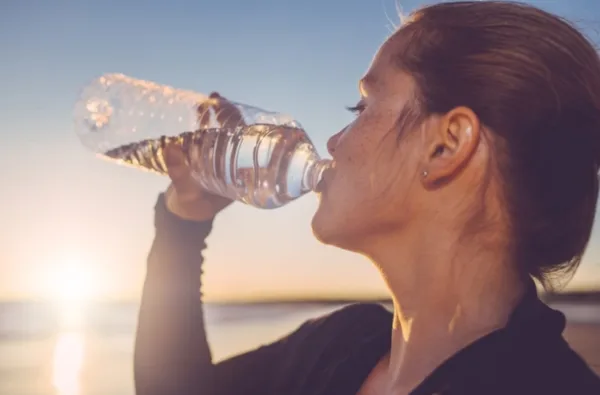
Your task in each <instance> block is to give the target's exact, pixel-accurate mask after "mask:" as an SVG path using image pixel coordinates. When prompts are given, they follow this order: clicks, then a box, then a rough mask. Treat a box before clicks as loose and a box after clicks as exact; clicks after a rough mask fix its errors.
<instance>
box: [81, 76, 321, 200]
mask: <svg viewBox="0 0 600 395" xmlns="http://www.w3.org/2000/svg"><path fill="white" fill-rule="evenodd" d="M75 129H76V132H77V134H78V136H79V138H80V139H81V141H82V143H83V144H84V145H85V146H86V147H88V148H89V149H91V150H92V151H94V152H95V153H97V154H98V155H100V156H101V157H104V158H108V159H110V160H113V161H116V162H118V163H121V164H126V165H130V166H134V167H136V168H140V169H145V170H149V171H153V172H156V173H159V174H162V175H166V174H167V166H166V164H165V160H164V157H163V153H164V148H165V146H166V145H167V144H178V145H180V146H181V147H182V149H183V152H184V154H185V155H186V158H187V161H188V163H189V165H190V168H191V170H192V174H193V176H194V179H195V180H196V181H197V182H198V183H199V185H201V186H202V187H203V188H205V189H206V190H208V191H209V192H212V193H215V194H219V195H221V196H225V197H228V198H231V199H235V200H240V201H242V202H245V203H247V204H250V205H253V206H256V207H259V208H267V209H270V208H276V207H280V206H282V205H284V204H286V203H288V202H290V201H292V200H295V199H297V198H298V197H300V196H302V195H304V194H305V193H307V192H309V191H314V190H315V189H316V187H317V184H318V183H319V181H320V179H321V176H322V173H323V171H324V170H325V169H326V168H327V167H329V166H330V164H331V161H329V160H326V159H321V158H320V157H319V155H318V154H317V152H316V150H315V147H314V145H313V144H312V142H311V141H310V139H309V137H308V136H307V134H306V132H305V131H304V129H303V128H302V126H301V125H300V124H299V123H298V122H296V121H295V120H294V119H293V118H291V117H289V116H287V115H284V114H280V113H275V112H269V111H265V110H261V109H259V108H256V107H251V106H247V105H244V104H240V103H235V102H231V101H228V100H226V99H224V98H223V97H221V96H220V95H218V94H216V93H213V94H211V95H209V96H206V95H202V94H200V93H196V92H191V91H185V90H180V89H174V88H172V87H169V86H165V85H159V84H156V83H153V82H149V81H143V80H138V79H134V78H130V77H127V76H125V75H122V74H106V75H104V76H102V77H100V78H98V79H96V80H95V81H93V82H92V83H91V84H90V85H88V86H87V87H85V88H84V89H83V91H82V93H81V97H80V100H79V101H78V102H77V104H76V106H75Z"/></svg>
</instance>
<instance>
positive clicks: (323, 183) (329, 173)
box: [315, 162, 335, 193]
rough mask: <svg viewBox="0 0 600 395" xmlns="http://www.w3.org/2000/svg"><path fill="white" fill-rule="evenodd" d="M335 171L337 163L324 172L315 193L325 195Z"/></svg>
mask: <svg viewBox="0 0 600 395" xmlns="http://www.w3.org/2000/svg"><path fill="white" fill-rule="evenodd" d="M333 169H335V162H332V163H331V166H330V167H328V168H327V169H325V170H324V171H323V175H322V176H321V180H320V181H319V183H318V184H317V187H316V190H315V192H317V193H323V192H324V191H325V189H326V187H327V184H328V183H329V181H330V180H331V177H332V172H333Z"/></svg>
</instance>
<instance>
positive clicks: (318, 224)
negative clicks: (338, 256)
mask: <svg viewBox="0 0 600 395" xmlns="http://www.w3.org/2000/svg"><path fill="white" fill-rule="evenodd" d="M331 217H332V213H331V212H330V211H328V210H324V209H323V208H321V206H319V208H318V209H317V212H316V213H315V215H314V216H313V219H312V223H311V226H312V231H313V234H314V236H315V237H316V238H317V240H319V241H320V242H321V243H323V244H330V245H334V244H335V240H336V238H337V237H336V236H339V235H338V233H339V231H337V230H338V229H339V227H338V226H336V225H335V221H333V218H331Z"/></svg>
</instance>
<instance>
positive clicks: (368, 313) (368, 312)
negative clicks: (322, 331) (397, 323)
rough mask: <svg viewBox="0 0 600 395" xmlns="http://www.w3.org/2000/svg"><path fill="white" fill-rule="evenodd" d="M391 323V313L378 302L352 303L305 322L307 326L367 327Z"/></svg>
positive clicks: (372, 327)
mask: <svg viewBox="0 0 600 395" xmlns="http://www.w3.org/2000/svg"><path fill="white" fill-rule="evenodd" d="M391 324H392V313H391V312H390V311H389V310H387V309H386V308H385V307H383V305H381V304H379V303H353V304H350V305H346V306H343V307H341V308H339V309H337V310H335V311H333V312H331V313H329V314H325V315H322V316H320V317H316V318H313V319H311V320H308V321H306V323H305V325H307V326H309V327H333V328H340V327H346V328H347V327H348V326H351V327H352V326H360V327H363V328H367V329H379V328H387V327H388V326H391Z"/></svg>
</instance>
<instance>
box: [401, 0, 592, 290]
mask: <svg viewBox="0 0 600 395" xmlns="http://www.w3.org/2000/svg"><path fill="white" fill-rule="evenodd" d="M397 35H398V36H399V37H398V39H399V42H400V43H401V44H400V45H399V47H398V53H397V55H396V58H395V59H397V64H398V66H399V67H400V68H401V69H402V70H404V71H406V72H408V73H409V74H410V75H412V76H413V77H414V78H415V81H416V82H417V86H418V91H419V92H418V99H417V102H418V104H419V107H420V108H421V111H423V113H424V114H425V115H427V114H443V113H446V112H448V111H450V110H451V109H452V108H455V107H458V106H467V107H469V108H471V109H472V110H473V111H474V112H475V113H476V114H477V116H478V117H479V118H480V120H481V122H482V123H483V124H484V125H485V127H486V129H487V130H489V131H490V132H491V133H492V137H493V140H495V141H497V142H498V144H497V147H496V149H495V159H496V162H497V165H498V169H499V170H500V173H501V174H502V179H503V180H504V183H503V184H504V188H503V189H504V193H505V198H506V201H507V210H508V217H509V218H510V220H511V221H510V222H511V224H510V225H511V229H512V232H513V233H512V236H513V242H514V252H515V259H516V260H517V263H518V264H519V267H521V268H522V269H523V270H524V271H525V272H527V273H528V274H530V275H532V276H534V277H536V278H538V279H539V280H541V281H542V283H543V284H544V285H545V286H547V285H549V280H550V279H551V278H552V277H550V274H553V273H559V274H562V273H572V272H573V271H574V270H575V269H576V268H577V266H578V265H579V263H580V261H581V257H582V255H583V252H584V250H585V248H586V246H587V243H588V241H589V238H590V234H591V229H592V225H593V221H594V214H595V210H596V200H597V198H598V164H599V162H600V59H599V57H598V53H597V52H596V50H595V49H594V48H593V46H592V45H591V44H590V42H589V41H588V40H586V38H585V37H584V36H583V35H582V34H581V33H580V32H579V31H578V30H577V29H575V28H574V27H572V26H571V25H570V24H569V23H567V22H566V21H564V20H563V19H560V18H559V17H556V16H554V15H552V14H550V13H547V12H545V11H542V10H540V9H538V8H535V7H532V6H528V5H524V4H519V3H511V2H502V1H483V2H482V1H466V2H455V3H442V4H436V5H433V6H429V7H426V8H423V9H421V10H419V11H417V12H416V13H414V14H413V15H411V17H410V18H409V20H408V21H407V22H406V23H405V24H404V25H403V26H401V28H400V30H399V32H398V33H397ZM400 47H401V48H400Z"/></svg>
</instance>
